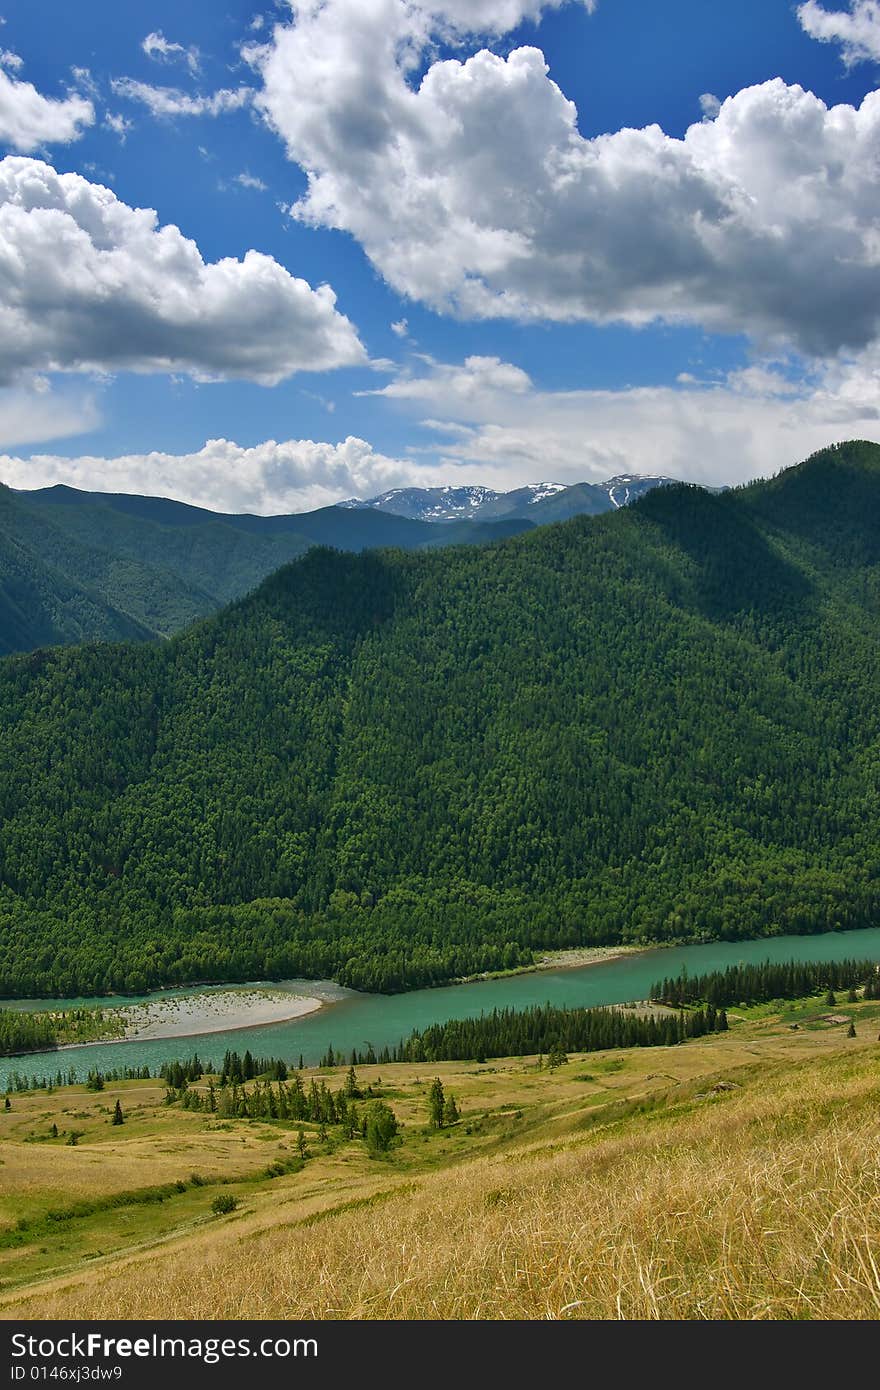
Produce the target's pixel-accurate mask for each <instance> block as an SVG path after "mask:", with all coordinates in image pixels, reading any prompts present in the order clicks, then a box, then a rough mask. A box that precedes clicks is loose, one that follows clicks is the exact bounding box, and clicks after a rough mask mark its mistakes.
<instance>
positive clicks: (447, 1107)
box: [443, 1092, 459, 1125]
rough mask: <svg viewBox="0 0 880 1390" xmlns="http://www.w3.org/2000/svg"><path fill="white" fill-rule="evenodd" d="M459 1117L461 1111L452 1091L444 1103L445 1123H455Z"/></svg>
mask: <svg viewBox="0 0 880 1390" xmlns="http://www.w3.org/2000/svg"><path fill="white" fill-rule="evenodd" d="M458 1118H459V1111H458V1106H457V1105H456V1103H455V1096H454V1095H452V1093H451V1092H450V1094H449V1095H448V1096H447V1097H446V1100H445V1102H444V1105H443V1123H444V1124H445V1125H454V1124H455V1123H456V1121H457V1120H458Z"/></svg>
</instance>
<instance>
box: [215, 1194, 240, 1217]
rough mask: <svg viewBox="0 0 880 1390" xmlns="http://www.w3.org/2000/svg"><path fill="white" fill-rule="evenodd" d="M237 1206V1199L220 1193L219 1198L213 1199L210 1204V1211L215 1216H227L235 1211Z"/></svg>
mask: <svg viewBox="0 0 880 1390" xmlns="http://www.w3.org/2000/svg"><path fill="white" fill-rule="evenodd" d="M237 1206H238V1198H237V1197H233V1196H232V1194H231V1193H230V1192H221V1193H220V1195H219V1197H215V1198H214V1200H213V1202H212V1203H211V1210H212V1212H213V1213H214V1215H215V1216H228V1215H229V1213H230V1212H231V1211H235V1209H236V1207H237Z"/></svg>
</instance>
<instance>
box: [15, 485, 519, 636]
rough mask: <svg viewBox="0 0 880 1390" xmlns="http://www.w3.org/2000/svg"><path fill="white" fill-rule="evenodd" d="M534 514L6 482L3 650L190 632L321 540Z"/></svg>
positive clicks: (471, 525) (398, 542)
mask: <svg viewBox="0 0 880 1390" xmlns="http://www.w3.org/2000/svg"><path fill="white" fill-rule="evenodd" d="M528 526H529V523H528V522H524V521H505V522H499V523H496V524H495V525H491V524H488V523H478V522H475V521H463V522H460V523H453V524H450V525H447V526H442V527H438V526H431V525H429V524H428V523H427V522H419V521H409V520H406V519H405V518H403V517H399V516H389V515H386V514H385V513H382V512H372V511H371V512H368V513H363V512H346V511H342V510H340V509H339V508H338V507H323V508H321V509H320V510H319V511H315V512H304V513H302V514H299V515H291V516H270V517H263V516H251V515H241V516H236V515H226V514H224V513H220V512H209V511H205V510H204V509H203V508H200V507H190V506H187V505H186V504H185V503H182V502H174V501H172V500H170V499H168V498H163V497H136V496H127V495H125V494H118V495H117V494H112V493H90V492H79V491H77V489H75V488H70V487H62V486H58V487H51V488H43V489H40V490H37V491H35V492H18V493H16V492H12V491H11V490H10V489H9V488H6V487H3V485H2V484H0V654H6V653H8V652H13V651H28V650H31V649H32V648H34V647H39V646H46V645H54V644H57V643H66V642H82V641H88V640H101V641H106V640H111V641H112V640H119V639H135V640H137V639H141V640H144V639H150V638H154V637H157V636H169V635H170V634H172V633H174V632H179V631H180V630H181V629H182V628H184V627H186V626H187V625H188V624H189V623H191V622H193V621H194V620H195V619H196V618H200V617H205V616H207V615H208V614H209V613H214V612H216V611H217V610H218V609H220V608H222V607H223V606H224V604H227V603H229V602H230V601H231V600H232V599H235V598H239V597H241V595H243V594H246V593H248V592H249V591H250V590H252V589H254V588H256V586H257V585H258V584H259V583H260V581H261V580H263V579H265V577H266V575H268V574H271V573H272V572H273V570H276V569H278V567H279V566H280V565H283V564H285V563H287V562H288V561H289V560H291V559H294V558H296V557H297V556H299V555H302V554H304V552H305V551H306V550H308V549H309V547H310V546H312V545H333V546H336V547H338V548H339V549H342V550H352V551H358V550H363V549H365V548H366V547H369V546H383V545H384V546H387V545H393V546H399V547H401V548H403V549H409V548H411V547H419V546H435V545H454V544H456V543H465V542H467V543H473V544H483V543H485V542H487V541H490V540H496V539H499V538H503V537H504V536H506V535H511V534H516V533H517V532H519V531H523V530H526V529H528Z"/></svg>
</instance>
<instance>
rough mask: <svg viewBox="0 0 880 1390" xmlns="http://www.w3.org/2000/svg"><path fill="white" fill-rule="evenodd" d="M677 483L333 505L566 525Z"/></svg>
mask: <svg viewBox="0 0 880 1390" xmlns="http://www.w3.org/2000/svg"><path fill="white" fill-rule="evenodd" d="M679 481H680V480H679V479H677V478H667V477H662V476H654V475H653V474H646V473H622V474H619V475H618V476H617V477H615V478H608V479H607V480H606V481H605V482H602V483H573V484H570V485H566V484H565V483H550V482H544V483H529V484H527V485H526V486H525V487H518V488H514V489H513V490H512V491H511V492H495V491H494V490H493V489H492V488H490V487H481V486H479V485H477V484H471V485H464V486H462V487H398V488H392V489H391V490H390V492H383V493H380V495H379V496H378V497H368V498H366V499H364V500H361V499H360V498H357V497H350V498H349V499H348V500H347V501H345V502H339V503H337V506H338V507H339V508H340V509H342V510H343V511H345V510H347V511H369V510H372V511H379V512H388V513H390V514H392V515H393V516H405V517H408V518H409V519H410V520H412V521H433V522H438V521H460V520H463V519H464V518H467V519H468V520H480V521H489V520H493V521H495V520H500V519H501V518H502V517H504V518H508V519H509V518H512V517H517V518H519V519H520V520H523V521H530V522H531V523H532V524H533V525H535V526H542V525H546V524H547V523H548V522H550V521H567V520H568V518H569V517H572V516H583V515H586V516H599V515H601V513H602V512H611V511H616V510H617V508H618V507H625V506H627V505H628V504H629V503H630V502H635V501H636V500H637V499H638V498H639V497H644V496H645V494H646V493H647V492H651V491H652V490H653V489H654V488H655V487H665V486H669V485H672V484H674V483H677V482H679Z"/></svg>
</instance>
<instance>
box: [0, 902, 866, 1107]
mask: <svg viewBox="0 0 880 1390" xmlns="http://www.w3.org/2000/svg"><path fill="white" fill-rule="evenodd" d="M847 957H855V958H858V959H862V958H870V957H874V958H875V959H877V960H880V928H877V927H874V928H871V929H870V930H867V931H851V932H830V933H828V934H826V935H822V936H777V937H768V938H763V939H762V940H760V941H736V942H715V943H711V944H708V945H701V946H674V947H669V948H663V949H656V950H648V951H643V952H639V953H638V954H633V955H628V956H619V957H618V958H617V959H615V960H609V961H603V962H601V963H600V964H598V965H589V966H580V967H577V968H574V969H562V970H536V971H531V972H529V973H527V974H523V975H511V976H508V977H506V978H504V979H500V980H478V981H474V982H473V983H471V984H466V985H449V986H446V987H444V988H441V989H421V990H414V991H412V992H411V993H409V994H393V995H388V994H357V993H355V992H354V991H352V990H345V989H342V988H341V987H340V986H339V985H335V984H333V983H331V982H328V981H326V980H324V981H315V980H288V981H285V982H283V984H281V985H279V984H273V986H272V988H273V989H275V990H277V989H283V988H286V989H290V990H291V991H292V992H294V993H299V994H306V995H310V996H312V997H313V998H320V999H322V1000H323V1001H324V1003H325V1007H324V1008H322V1009H321V1010H320V1011H319V1012H317V1013H313V1014H309V1015H306V1016H305V1017H303V1018H297V1019H292V1020H290V1021H289V1022H287V1023H272V1024H266V1025H260V1026H258V1027H254V1028H238V1029H234V1030H230V1031H227V1032H223V1033H206V1034H201V1035H199V1036H197V1037H186V1038H181V1037H177V1038H163V1039H157V1040H153V1041H143V1042H135V1041H131V1042H119V1041H115V1042H107V1043H93V1044H90V1045H89V1046H86V1047H69V1048H63V1049H59V1050H58V1051H55V1052H34V1053H28V1054H26V1055H23V1056H18V1057H8V1058H0V1089H3V1088H5V1086H6V1084H7V1079H8V1077H9V1075H10V1074H12V1073H13V1072H20V1073H23V1074H25V1075H27V1076H38V1077H53V1076H54V1075H55V1074H56V1072H57V1071H58V1070H59V1068H60V1069H61V1070H62V1071H63V1072H64V1073H67V1071H68V1069H69V1068H73V1069H74V1070H75V1071H76V1073H77V1075H78V1077H79V1078H80V1079H85V1076H86V1073H87V1072H88V1070H89V1069H90V1068H91V1067H98V1068H103V1069H105V1070H109V1069H111V1068H113V1067H126V1066H129V1067H142V1066H149V1067H151V1068H157V1067H159V1066H161V1064H162V1063H163V1062H170V1061H173V1060H174V1059H175V1058H181V1059H183V1058H186V1057H190V1056H192V1054H193V1053H194V1052H196V1051H197V1052H198V1053H199V1056H200V1057H201V1058H202V1059H203V1060H211V1061H214V1062H220V1061H222V1058H223V1053H224V1052H225V1051H226V1050H227V1048H231V1049H235V1050H236V1051H238V1052H244V1051H245V1049H246V1048H250V1050H251V1052H252V1053H253V1054H254V1055H255V1056H260V1057H283V1058H285V1060H287V1061H292V1062H294V1063H296V1062H297V1061H298V1059H299V1057H300V1055H302V1057H303V1059H304V1061H305V1064H306V1066H315V1065H317V1063H318V1062H319V1061H320V1059H321V1057H322V1056H323V1055H324V1054H325V1053H326V1051H327V1049H328V1047H329V1046H330V1045H331V1044H332V1046H333V1047H334V1048H335V1049H336V1051H340V1050H341V1051H343V1052H344V1053H345V1054H346V1055H348V1053H349V1052H350V1051H351V1049H352V1048H357V1049H358V1050H360V1051H364V1050H366V1048H367V1046H368V1045H369V1044H370V1043H372V1045H373V1047H374V1048H375V1049H376V1051H377V1052H378V1051H379V1050H380V1049H381V1048H383V1047H385V1046H388V1047H393V1046H394V1044H395V1043H397V1042H399V1041H400V1039H401V1038H405V1037H407V1036H408V1035H409V1034H410V1033H411V1032H412V1030H413V1029H414V1028H424V1027H426V1026H427V1025H428V1024H430V1023H440V1022H443V1021H444V1020H446V1019H450V1018H468V1017H471V1016H473V1015H477V1014H480V1013H482V1012H489V1011H491V1010H492V1009H494V1008H505V1007H508V1006H509V1007H512V1008H518V1009H522V1008H526V1007H527V1006H528V1005H530V1004H544V1003H547V1002H548V1001H549V1002H550V1003H552V1004H556V1005H569V1006H571V1005H576V1006H595V1005H599V1004H623V1003H625V1002H626V1001H627V1000H630V999H644V998H645V997H646V995H647V993H648V990H649V989H650V987H651V985H652V984H653V983H654V982H655V981H656V980H657V979H662V978H663V976H666V975H677V974H678V973H679V972H680V971H681V970H682V969H683V968H684V967H685V966H686V967H687V969H688V971H689V973H690V974H692V975H697V974H702V973H704V972H706V971H709V970H719V969H724V968H725V967H726V966H728V965H735V964H737V963H738V962H751V963H755V962H761V961H765V960H773V961H785V960H842V959H844V958H847ZM230 988H234V986H232V987H231V986H229V985H220V986H201V987H198V988H190V989H185V990H168V991H163V992H161V994H160V993H156V994H152V995H139V996H137V997H127V998H121V997H116V998H112V999H111V998H108V999H102V1000H101V1001H100V1003H101V1004H102V1005H103V1006H105V1007H108V1006H112V1005H118V1004H136V1003H144V1002H147V1001H148V1000H150V999H157V998H162V997H169V996H172V997H173V996H174V995H178V996H179V995H183V994H185V995H194V994H203V993H205V992H207V991H208V990H211V989H213V990H216V989H223V990H228V989H230ZM96 1002H98V1001H95V1000H94V999H91V1000H72V999H68V1000H45V999H43V1000H15V1001H6V1000H4V1001H0V1003H2V1007H4V1008H10V1007H13V1008H21V1009H29V1010H30V1009H50V1008H65V1007H67V1008H69V1007H71V1006H77V1005H80V1004H85V1003H88V1004H92V1005H94V1004H95V1003H96Z"/></svg>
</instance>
